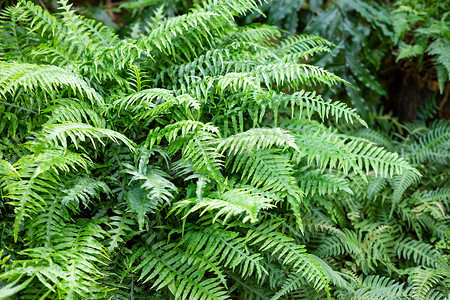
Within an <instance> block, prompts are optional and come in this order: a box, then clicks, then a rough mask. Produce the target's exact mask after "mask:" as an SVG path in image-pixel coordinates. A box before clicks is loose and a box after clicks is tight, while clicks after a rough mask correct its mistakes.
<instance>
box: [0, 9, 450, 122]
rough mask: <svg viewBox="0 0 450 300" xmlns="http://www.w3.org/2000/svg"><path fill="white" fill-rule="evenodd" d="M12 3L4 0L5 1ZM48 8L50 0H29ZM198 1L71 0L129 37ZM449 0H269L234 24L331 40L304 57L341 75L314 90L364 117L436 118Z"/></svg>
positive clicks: (443, 98)
mask: <svg viewBox="0 0 450 300" xmlns="http://www.w3.org/2000/svg"><path fill="white" fill-rule="evenodd" d="M13 2H14V1H12V0H9V1H4V5H5V4H13ZM34 2H35V3H36V4H40V5H42V6H43V7H45V8H47V9H48V10H50V11H55V10H56V9H57V8H58V4H57V2H56V0H34ZM198 2H201V0H165V1H164V0H163V1H161V0H137V1H117V0H105V1H86V0H76V1H73V3H74V6H75V7H76V8H77V10H78V11H79V12H80V13H82V14H84V15H86V16H87V17H90V18H93V19H96V20H99V21H101V22H103V23H104V24H105V25H107V26H110V27H113V28H115V29H116V30H117V31H118V33H119V34H120V35H123V36H126V35H130V36H133V35H137V33H138V32H142V31H143V30H144V29H145V28H148V27H147V26H148V25H149V24H151V23H153V22H157V21H158V19H161V18H163V17H164V16H168V17H171V16H176V15H179V14H182V13H185V12H187V11H188V10H189V9H190V8H192V7H193V6H194V5H195V4H197V3H198ZM449 14H450V1H442V0H396V1H392V0H375V1H367V0H273V1H269V2H267V3H265V4H263V5H262V6H260V9H259V10H258V11H255V12H253V13H252V14H249V15H247V16H246V17H242V18H241V19H240V20H239V21H240V23H241V24H250V23H255V22H259V23H267V24H270V25H277V26H279V27H280V28H282V29H283V30H284V35H285V37H286V36H289V35H293V34H298V33H306V34H316V35H320V36H322V37H324V38H326V39H328V40H329V41H331V42H333V43H334V44H335V45H337V46H338V47H336V48H335V49H334V50H333V51H332V53H324V54H322V55H317V56H315V57H314V61H312V63H314V64H316V65H320V66H324V67H326V68H327V69H328V70H330V71H332V72H334V73H335V74H337V75H339V76H341V77H342V78H344V79H346V80H347V81H349V82H350V83H352V86H346V85H344V84H343V85H341V86H337V87H334V88H333V89H329V90H324V91H322V92H323V94H325V96H326V97H330V98H333V99H339V100H341V101H344V102H346V103H348V104H350V105H352V106H354V107H355V108H357V110H358V112H359V113H360V114H361V115H362V116H363V117H365V118H367V117H369V115H371V114H377V115H378V114H380V111H381V112H384V111H386V112H389V113H391V114H392V115H393V116H394V117H396V118H398V119H399V120H400V121H413V120H415V119H417V118H418V115H417V111H418V109H419V107H421V106H423V105H428V106H435V107H436V115H435V116H436V117H438V118H443V119H448V118H449V117H450V102H449V94H450V84H449V73H450V51H449V50H448V49H450V29H449V28H450V27H449V24H450V15H449Z"/></svg>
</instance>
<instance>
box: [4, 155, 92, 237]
mask: <svg viewBox="0 0 450 300" xmlns="http://www.w3.org/2000/svg"><path fill="white" fill-rule="evenodd" d="M88 164H89V161H88V160H87V158H86V156H84V155H80V154H76V153H72V152H69V151H66V150H45V151H43V152H41V153H40V154H39V155H37V156H30V155H29V156H25V157H23V158H21V159H20V160H18V161H17V162H16V163H15V164H14V166H15V169H16V170H17V174H18V175H19V176H20V179H19V178H17V176H14V177H12V178H6V180H4V181H3V184H4V186H5V189H6V191H7V198H8V199H9V204H11V205H13V206H14V207H15V209H14V210H15V212H16V217H15V220H14V240H15V241H17V239H18V234H19V226H20V224H21V223H22V221H23V219H24V218H25V217H31V214H32V213H35V212H36V210H37V209H41V210H42V209H44V208H43V206H45V205H46V202H45V200H44V198H43V195H42V194H41V193H42V192H43V191H46V190H48V193H51V192H54V191H55V190H56V189H57V186H55V183H56V182H57V181H58V174H59V171H63V172H69V171H70V169H76V167H81V168H84V169H86V168H87V166H88Z"/></svg>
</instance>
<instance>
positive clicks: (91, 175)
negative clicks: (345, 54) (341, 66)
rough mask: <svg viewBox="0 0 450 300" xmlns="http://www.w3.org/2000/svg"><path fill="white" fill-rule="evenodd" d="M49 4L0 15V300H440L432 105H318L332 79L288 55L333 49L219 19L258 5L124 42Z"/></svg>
mask: <svg viewBox="0 0 450 300" xmlns="http://www.w3.org/2000/svg"><path fill="white" fill-rule="evenodd" d="M138 2H143V1H138ZM151 2H152V3H153V2H155V1H151ZM58 3H59V5H60V8H59V11H58V12H57V13H56V14H50V13H49V12H48V11H47V10H45V9H43V8H42V7H41V6H36V5H34V4H33V3H31V2H30V1H25V0H21V1H19V3H18V4H17V5H15V6H12V7H8V8H6V9H5V10H4V11H3V12H2V14H1V25H0V26H1V27H0V34H1V36H2V39H1V44H0V45H1V46H0V47H1V48H0V49H1V52H0V59H1V61H0V97H1V99H0V132H1V137H2V138H1V140H0V191H1V193H0V197H1V198H0V200H1V201H0V215H1V221H0V224H1V230H0V244H1V249H2V250H1V253H2V255H1V259H0V298H6V299H9V297H11V298H12V299H14V297H16V298H20V299H45V298H49V299H62V298H64V299H80V298H98V299H233V298H234V299H235V298H239V299H324V298H327V297H328V298H336V299H361V298H363V299H448V295H449V288H448V287H449V284H450V277H449V275H450V266H449V263H448V254H449V248H450V245H449V244H448V234H449V220H448V210H449V202H448V199H449V196H450V188H449V184H450V182H449V178H450V176H449V175H450V174H449V173H450V168H449V159H450V155H449V153H450V152H449V150H450V142H449V141H450V124H449V123H448V122H447V121H435V122H432V123H427V120H428V118H429V117H430V116H432V114H433V113H434V112H435V110H436V108H435V106H434V105H433V103H432V102H430V104H429V105H428V106H426V107H425V108H424V109H423V110H422V112H421V114H420V115H421V116H422V117H421V118H420V119H419V120H418V121H417V122H415V123H409V124H406V125H404V126H400V125H398V123H392V122H391V119H390V118H386V117H385V116H381V117H380V116H379V114H377V113H369V114H368V116H367V118H366V120H363V119H362V118H361V117H360V116H359V115H358V114H357V113H356V110H355V109H353V108H350V107H348V106H347V105H346V104H344V103H342V102H338V101H331V100H325V99H324V98H323V97H322V96H321V95H320V93H319V92H318V91H320V90H321V87H323V86H329V87H332V86H334V85H337V84H341V83H344V84H346V85H348V84H349V83H348V82H347V81H346V80H344V79H342V78H341V77H339V76H337V75H335V74H334V73H331V72H329V71H328V70H326V69H324V68H322V67H320V66H316V65H313V64H310V63H305V62H306V61H310V58H311V57H313V56H314V55H316V54H317V53H321V52H330V51H332V50H333V48H334V47H335V45H334V44H332V43H330V42H328V41H327V40H325V39H323V38H321V37H318V36H313V35H296V36H292V37H290V38H286V39H281V33H280V30H279V29H278V28H277V27H273V26H269V25H259V24H253V25H249V26H245V27H241V26H238V25H237V24H236V23H235V17H236V16H240V15H243V14H245V13H247V12H248V11H250V10H252V9H254V8H256V7H257V6H258V5H260V4H261V3H259V2H258V1H253V0H234V1H229V0H223V1H217V0H209V1H202V3H201V5H196V6H195V7H194V9H192V10H191V11H189V13H186V14H181V15H179V16H175V17H167V15H166V14H167V10H165V8H164V5H162V6H158V7H156V8H155V9H152V10H150V11H149V13H151V16H150V17H148V18H147V20H146V22H142V19H138V20H137V21H136V22H135V23H132V24H129V25H128V28H129V29H130V30H129V31H126V30H125V32H126V33H125V36H121V35H118V34H117V33H116V32H115V30H114V29H113V28H110V27H106V26H104V25H102V24H100V23H97V22H96V21H93V20H90V19H88V18H85V17H83V16H81V15H79V14H77V13H76V12H75V11H74V10H73V9H72V8H71V5H70V4H68V1H67V0H60V1H59V2H58ZM130 5H131V4H130ZM125 8H126V7H125ZM129 8H130V9H135V8H133V6H132V5H131V6H130V7H129ZM396 124H397V125H396ZM396 131H399V133H400V134H397V133H395V132H396Z"/></svg>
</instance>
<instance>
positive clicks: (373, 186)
mask: <svg viewBox="0 0 450 300" xmlns="http://www.w3.org/2000/svg"><path fill="white" fill-rule="evenodd" d="M406 172H408V171H406ZM368 179H369V184H368V186H367V198H369V199H371V198H374V197H375V196H376V195H377V194H379V193H380V192H381V191H382V190H383V189H384V188H385V187H386V185H387V180H386V178H384V177H380V176H374V175H371V176H368Z"/></svg>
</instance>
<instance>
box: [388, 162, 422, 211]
mask: <svg viewBox="0 0 450 300" xmlns="http://www.w3.org/2000/svg"><path fill="white" fill-rule="evenodd" d="M420 177H421V176H420V175H418V174H417V173H415V172H413V171H411V170H406V171H404V172H403V174H401V175H396V176H394V177H393V178H392V187H393V189H394V193H393V194H392V200H393V201H394V203H398V202H399V201H400V198H401V197H402V195H403V194H404V193H405V191H406V189H408V187H410V186H411V185H413V184H414V183H416V182H418V181H419V179H420Z"/></svg>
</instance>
